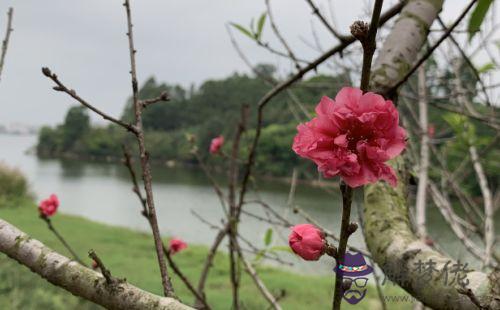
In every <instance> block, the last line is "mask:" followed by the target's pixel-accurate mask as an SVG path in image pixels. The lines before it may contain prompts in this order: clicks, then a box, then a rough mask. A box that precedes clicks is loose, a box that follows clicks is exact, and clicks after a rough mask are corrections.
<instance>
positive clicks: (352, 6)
mask: <svg viewBox="0 0 500 310" xmlns="http://www.w3.org/2000/svg"><path fill="white" fill-rule="evenodd" d="M122 2H123V1H122V0H106V1H103V0H85V1H84V0H79V1H78V0H72V1H68V0H46V1H39V0H23V1H14V0H2V1H1V2H0V36H1V37H2V38H3V35H4V30H5V29H4V28H5V22H6V12H7V9H8V7H9V6H13V7H14V9H15V13H14V15H15V16H14V29H15V31H14V32H13V33H12V37H11V42H10V46H9V50H8V54H7V59H6V64H5V66H4V72H3V74H2V80H1V82H0V107H1V110H0V111H1V112H0V124H9V123H16V122H21V123H26V124H33V125H41V124H54V123H58V122H60V121H61V120H62V119H63V117H64V114H65V112H66V111H67V109H68V106H69V105H70V104H74V101H72V100H70V98H68V97H67V96H66V95H64V94H62V93H57V92H54V91H52V90H51V86H52V83H51V82H50V81H49V80H48V79H47V78H45V77H44V76H43V75H42V74H41V72H40V68H41V67H42V66H48V67H50V68H51V69H52V70H53V71H54V72H56V73H57V74H58V75H59V77H60V79H61V80H62V81H63V82H64V83H66V84H67V85H68V86H70V87H72V88H75V89H76V90H77V92H78V93H79V94H80V95H81V96H82V97H84V98H86V99H88V101H90V102H92V103H94V104H95V105H97V106H99V107H100V108H102V109H103V110H105V111H107V112H108V113H110V114H113V115H116V116H119V115H120V114H121V112H122V108H123V105H124V102H125V100H126V98H127V97H128V96H129V94H130V77H129V75H128V71H129V58H128V57H129V56H128V45H127V44H128V43H127V38H126V36H125V32H126V19H125V11H124V9H123V7H122ZM332 2H333V11H334V18H335V21H336V23H337V25H338V28H339V29H342V30H344V31H345V32H347V30H348V26H349V25H350V24H351V23H352V21H354V20H355V19H359V18H361V17H363V16H364V15H363V9H364V8H366V5H367V3H371V1H363V0H347V1H345V0H332ZM393 2H394V1H386V4H385V5H384V8H387V7H389V6H390V4H391V3H393ZM446 2H447V4H446V6H445V9H444V12H443V16H444V18H445V20H447V21H451V20H452V19H453V18H454V17H456V16H457V15H458V14H459V12H460V11H461V10H462V8H463V6H464V4H465V3H466V1H464V0H448V1H446ZM271 3H272V7H273V13H274V15H275V18H276V20H277V23H278V24H279V26H280V29H281V30H282V32H283V34H284V35H285V36H286V37H287V38H288V39H289V40H290V43H291V45H292V47H293V48H294V50H295V52H296V54H298V55H301V57H302V58H307V59H312V58H314V57H315V56H317V52H315V51H314V50H312V49H311V48H309V47H307V46H306V45H305V44H304V43H303V42H302V41H301V40H300V37H304V38H306V39H308V40H309V41H313V39H312V38H311V37H312V36H311V21H313V22H314V24H315V28H316V29H317V30H318V34H319V37H320V40H321V41H322V44H323V46H325V47H329V46H331V45H332V44H334V40H333V39H332V38H331V36H330V35H329V33H327V32H326V31H324V30H323V29H322V27H321V25H320V24H319V23H318V22H317V21H316V20H315V19H314V17H313V16H312V15H311V10H310V9H309V7H308V6H307V4H306V1H304V0H272V1H271ZM316 3H320V4H322V5H323V8H324V9H325V10H326V11H328V6H327V5H326V3H327V2H326V1H320V0H316ZM132 9H133V13H132V14H133V19H134V25H135V28H134V31H135V40H136V47H137V50H138V53H137V66H138V74H139V81H140V82H142V81H144V80H145V79H146V78H148V77H150V76H152V75H154V76H155V77H156V78H157V79H158V80H159V81H165V82H168V83H179V84H181V85H183V86H186V87H187V86H189V85H190V84H191V83H195V85H197V86H198V85H199V84H200V83H201V82H202V81H204V80H206V79H209V78H222V77H226V76H228V75H229V74H231V73H233V72H235V71H237V72H247V71H248V70H247V68H246V66H245V65H244V64H243V63H242V61H241V60H240V59H239V57H238V55H237V54H236V52H235V51H234V49H233V48H232V46H231V43H230V40H229V37H228V35H227V33H226V30H225V25H226V24H227V23H228V22H230V21H235V22H239V23H242V24H245V25H246V24H248V23H249V21H250V19H251V18H252V17H258V16H259V15H260V14H261V13H262V12H263V11H264V9H265V2H264V0H141V1H137V0H136V1H132ZM269 30H270V29H269V28H266V29H265V34H264V39H265V41H268V42H270V43H271V44H272V45H274V46H278V42H277V41H276V39H274V38H273V36H272V35H271V32H270V31H269ZM237 37H238V40H239V41H240V42H241V45H242V47H243V48H244V50H245V51H246V52H247V53H248V55H249V57H250V58H251V60H252V62H254V63H256V62H270V63H274V64H277V65H278V66H280V68H282V70H285V69H287V68H289V67H290V64H289V63H288V62H287V61H285V60H283V59H279V58H277V57H275V56H271V55H269V54H268V53H267V52H265V51H264V50H262V49H260V48H258V47H256V46H255V44H252V42H250V40H248V39H246V38H245V37H243V36H241V35H237Z"/></svg>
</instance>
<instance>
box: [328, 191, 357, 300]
mask: <svg viewBox="0 0 500 310" xmlns="http://www.w3.org/2000/svg"><path fill="white" fill-rule="evenodd" d="M340 191H341V192H342V222H341V224H340V225H341V226H340V240H339V246H338V250H337V257H336V258H335V259H336V261H337V265H343V264H344V256H345V252H346V249H347V240H348V239H349V235H350V233H349V231H348V227H349V220H350V217H351V204H352V192H353V191H352V188H351V187H350V186H348V185H346V184H345V183H344V182H341V184H340ZM343 280H344V276H343V274H342V271H339V272H337V273H335V290H334V294H333V309H334V310H340V304H341V302H342V282H343Z"/></svg>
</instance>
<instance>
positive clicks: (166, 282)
mask: <svg viewBox="0 0 500 310" xmlns="http://www.w3.org/2000/svg"><path fill="white" fill-rule="evenodd" d="M123 6H124V7H125V11H126V13H127V29H128V32H127V37H128V43H129V54H130V75H131V78H132V100H133V105H134V112H135V126H134V128H135V131H134V133H135V135H136V138H137V142H138V145H139V153H140V157H141V168H142V180H143V182H144V189H145V191H146V203H147V206H148V216H149V222H150V226H151V230H152V232H153V238H154V243H155V249H156V255H157V258H158V265H159V267H160V273H161V281H162V285H163V293H164V294H165V296H168V297H174V296H175V293H174V288H173V286H172V282H171V280H170V276H169V275H168V272H167V265H166V262H165V256H164V252H163V241H162V239H161V235H160V229H159V227H158V219H157V217H156V209H155V204H154V198H153V186H152V176H151V166H150V163H149V154H148V153H147V151H146V145H145V142H144V131H143V128H142V110H143V106H142V105H141V102H140V101H139V87H138V82H137V70H136V66H135V54H136V52H137V51H136V49H135V47H134V35H133V31H132V27H133V25H132V14H131V11H130V1H129V0H125V2H124V4H123Z"/></svg>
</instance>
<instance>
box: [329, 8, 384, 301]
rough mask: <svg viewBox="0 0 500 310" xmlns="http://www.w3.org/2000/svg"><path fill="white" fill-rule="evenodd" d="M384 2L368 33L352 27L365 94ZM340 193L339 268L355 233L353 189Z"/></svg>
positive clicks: (343, 187) (336, 297)
mask: <svg viewBox="0 0 500 310" xmlns="http://www.w3.org/2000/svg"><path fill="white" fill-rule="evenodd" d="M383 3H384V1H383V0H376V1H375V4H374V6H373V12H372V18H371V22H370V26H369V28H368V31H366V29H365V27H367V25H366V24H364V23H362V22H355V23H354V24H353V26H351V33H352V34H353V35H354V36H355V37H356V38H357V39H358V40H360V42H361V45H362V46H363V67H362V71H361V86H360V88H361V90H362V91H363V92H366V91H368V86H369V84H370V74H371V66H372V59H373V53H374V52H375V48H376V44H375V38H376V36H377V30H378V24H379V19H380V13H381V12H382V5H383ZM340 191H341V193H342V222H341V227H340V240H339V246H338V250H337V257H336V260H337V266H338V265H343V264H344V256H345V252H346V248H347V241H348V239H349V236H350V235H351V234H352V233H353V230H350V229H349V225H350V216H351V204H352V196H353V189H352V188H351V187H350V186H349V185H347V184H345V183H344V182H343V181H342V182H341V183H340ZM343 278H344V276H343V273H342V271H339V272H336V273H335V291H334V294H333V309H334V310H340V304H341V302H342V295H343V292H342V282H343Z"/></svg>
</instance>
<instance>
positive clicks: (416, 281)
mask: <svg viewBox="0 0 500 310" xmlns="http://www.w3.org/2000/svg"><path fill="white" fill-rule="evenodd" d="M394 270H395V273H394V272H393V273H391V274H389V275H388V274H385V277H384V279H383V281H382V282H381V285H382V286H384V285H386V283H387V282H389V283H392V284H393V285H395V284H394V283H393V282H392V281H391V280H388V278H390V279H392V280H394V281H396V283H400V284H401V283H403V284H405V285H410V284H411V285H413V286H414V287H416V288H419V287H425V286H426V285H427V284H428V283H429V282H431V281H434V282H435V283H440V282H441V283H442V284H443V285H445V286H458V287H461V288H467V285H468V284H469V280H468V279H467V273H468V272H470V271H472V270H471V269H469V268H468V264H467V263H462V262H460V260H458V261H456V262H453V261H451V260H449V261H447V262H446V263H443V262H441V263H440V264H438V262H437V261H434V260H433V259H431V258H429V259H428V260H427V261H422V260H418V261H416V262H414V263H413V266H412V267H410V268H409V269H408V268H400V269H394ZM333 271H334V272H336V273H337V274H341V275H342V276H343V281H344V283H345V284H344V285H343V287H345V289H343V292H342V297H343V298H344V300H345V301H347V302H348V303H350V304H351V305H355V304H357V303H359V302H360V301H361V300H363V298H365V295H366V290H367V288H368V286H367V284H368V280H369V279H368V278H367V277H366V276H368V275H369V274H371V273H372V272H373V267H372V266H370V265H368V264H367V263H366V261H365V258H364V257H363V255H362V254H361V253H357V252H354V253H349V252H346V254H345V256H344V263H343V264H338V265H337V266H335V268H334V269H333ZM410 277H413V278H412V279H410ZM410 280H411V283H409V281H410ZM381 298H382V297H381ZM383 298H384V300H385V301H386V302H414V301H417V300H416V299H415V298H414V297H413V296H410V295H404V296H399V295H397V296H396V295H395V296H383Z"/></svg>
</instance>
